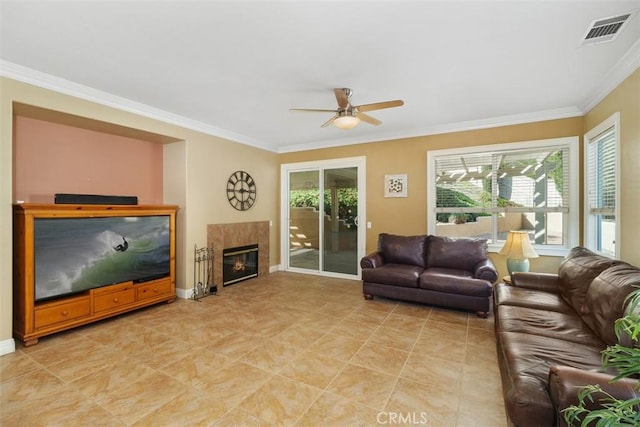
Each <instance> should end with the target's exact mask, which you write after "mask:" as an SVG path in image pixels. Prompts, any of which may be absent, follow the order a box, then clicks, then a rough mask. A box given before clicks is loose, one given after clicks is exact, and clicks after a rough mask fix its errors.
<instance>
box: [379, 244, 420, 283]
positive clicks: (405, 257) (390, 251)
mask: <svg viewBox="0 0 640 427" xmlns="http://www.w3.org/2000/svg"><path fill="white" fill-rule="evenodd" d="M426 239H427V236H398V235H395V234H387V233H381V234H380V235H379V236H378V252H380V253H382V257H383V258H384V262H385V263H393V264H407V265H417V266H418V267H422V268H424V267H425V266H426V264H425V259H424V254H425V245H426ZM380 283H383V282H380Z"/></svg>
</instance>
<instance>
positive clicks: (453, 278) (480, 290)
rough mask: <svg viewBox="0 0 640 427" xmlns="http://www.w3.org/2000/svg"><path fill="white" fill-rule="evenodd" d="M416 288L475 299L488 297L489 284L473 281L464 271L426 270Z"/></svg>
mask: <svg viewBox="0 0 640 427" xmlns="http://www.w3.org/2000/svg"><path fill="white" fill-rule="evenodd" d="M418 287H419V288H421V289H429V290H431V291H437V292H445V293H448V294H458V295H467V296H476V297H490V296H491V293H492V291H493V288H492V287H491V283H489V282H487V281H486V280H481V279H474V278H473V277H472V276H471V273H470V272H468V271H466V270H454V269H449V268H428V269H426V270H425V271H424V273H422V274H421V275H420V279H419V280H418Z"/></svg>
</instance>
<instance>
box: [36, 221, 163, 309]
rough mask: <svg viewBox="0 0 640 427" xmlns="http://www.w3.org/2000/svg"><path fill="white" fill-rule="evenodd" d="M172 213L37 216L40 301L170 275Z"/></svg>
mask: <svg viewBox="0 0 640 427" xmlns="http://www.w3.org/2000/svg"><path fill="white" fill-rule="evenodd" d="M169 244H170V232H169V216H165V215H158V216H132V217H108V218H36V219H35V220H34V253H35V260H34V261H35V297H36V301H38V300H43V299H48V298H53V297H56V296H60V295H67V294H72V293H76V292H82V291H86V290H87V289H91V288H96V287H100V286H105V285H111V284H114V283H121V282H127V281H130V280H132V281H134V282H143V281H147V280H152V279H155V278H159V277H166V276H168V275H169V269H170V256H171V254H170V246H169Z"/></svg>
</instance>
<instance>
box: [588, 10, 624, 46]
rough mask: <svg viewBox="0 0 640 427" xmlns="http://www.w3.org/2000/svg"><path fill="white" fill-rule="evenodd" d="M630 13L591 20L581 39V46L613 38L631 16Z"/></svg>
mask: <svg viewBox="0 0 640 427" xmlns="http://www.w3.org/2000/svg"><path fill="white" fill-rule="evenodd" d="M631 15H632V13H625V14H624V15H619V16H613V17H610V18H603V19H597V20H595V21H593V22H592V23H591V25H589V28H588V29H587V32H586V33H585V36H584V37H583V39H582V43H581V44H582V46H587V45H592V44H597V43H604V42H610V41H613V40H615V39H616V37H618V34H620V31H622V28H623V27H624V25H625V24H626V23H627V22H628V21H629V19H630V18H631Z"/></svg>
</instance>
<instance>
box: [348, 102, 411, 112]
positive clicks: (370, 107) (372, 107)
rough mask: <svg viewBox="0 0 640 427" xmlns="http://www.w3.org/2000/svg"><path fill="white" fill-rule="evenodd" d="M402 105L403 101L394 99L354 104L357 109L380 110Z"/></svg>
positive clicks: (363, 110)
mask: <svg viewBox="0 0 640 427" xmlns="http://www.w3.org/2000/svg"><path fill="white" fill-rule="evenodd" d="M402 105H404V101H402V100H400V99H396V100H395V101H385V102H375V103H373V104H364V105H356V107H355V108H357V109H358V111H362V112H365V111H373V110H382V109H383V108H393V107H400V106H402Z"/></svg>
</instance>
